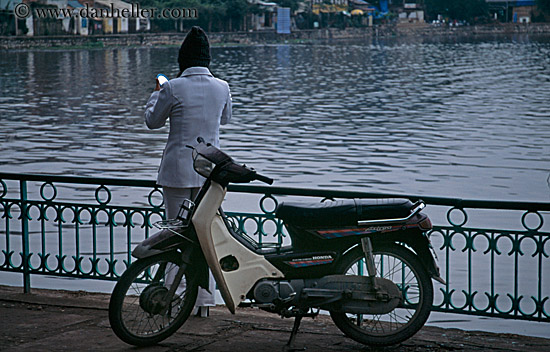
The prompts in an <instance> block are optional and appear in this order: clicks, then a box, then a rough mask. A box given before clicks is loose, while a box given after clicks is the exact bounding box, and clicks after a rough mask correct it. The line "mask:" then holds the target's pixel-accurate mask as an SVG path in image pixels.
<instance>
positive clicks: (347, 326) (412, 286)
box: [330, 244, 433, 346]
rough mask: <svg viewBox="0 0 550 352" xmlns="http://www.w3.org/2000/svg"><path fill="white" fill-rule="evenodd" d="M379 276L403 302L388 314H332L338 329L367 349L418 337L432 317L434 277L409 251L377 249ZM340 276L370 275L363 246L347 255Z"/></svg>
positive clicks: (389, 246)
mask: <svg viewBox="0 0 550 352" xmlns="http://www.w3.org/2000/svg"><path fill="white" fill-rule="evenodd" d="M373 253H374V262H375V266H376V273H377V274H376V276H377V277H383V278H386V279H389V280H391V281H392V282H394V283H395V284H396V285H397V286H398V288H399V289H400V291H401V293H402V295H403V302H402V303H400V304H399V306H398V307H397V308H395V309H394V310H393V311H391V312H390V313H388V314H348V313H342V312H333V311H331V312H330V315H331V318H332V320H333V321H334V323H335V324H336V326H337V327H338V328H339V329H340V330H341V331H342V332H343V333H344V334H345V335H346V336H348V337H350V338H352V339H353V340H355V341H357V342H360V343H362V344H365V345H371V346H389V345H395V344H398V343H400V342H403V341H405V340H406V339H408V338H410V337H411V336H413V335H414V334H415V333H417V332H418V331H419V330H420V329H421V328H422V326H424V323H425V322H426V320H427V319H428V316H429V315H430V311H431V307H432V304H433V285H432V281H431V278H430V275H429V274H428V272H427V271H426V269H425V268H424V266H423V265H422V263H421V262H420V260H419V259H418V257H417V256H416V255H415V254H414V253H413V252H411V251H410V250H409V249H407V248H405V247H403V246H401V245H397V244H382V245H374V248H373ZM337 273H338V274H345V275H367V269H366V265H365V260H364V252H363V250H362V248H361V246H359V247H356V248H355V249H353V250H352V251H350V252H349V253H348V254H346V255H345V257H344V258H343V260H342V262H341V263H340V264H339V267H338V269H337Z"/></svg>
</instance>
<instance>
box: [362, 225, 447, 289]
mask: <svg viewBox="0 0 550 352" xmlns="http://www.w3.org/2000/svg"><path fill="white" fill-rule="evenodd" d="M370 237H371V240H372V242H373V246H374V247H376V244H377V243H388V242H393V243H404V244H406V245H407V246H408V247H410V248H411V249H412V250H413V251H414V252H415V254H416V255H417V256H418V259H420V262H421V263H422V265H423V266H424V268H425V269H426V270H427V271H428V274H430V276H431V277H432V278H433V279H434V280H436V281H438V282H441V283H443V284H444V283H445V281H444V280H443V279H442V278H441V276H440V273H439V267H438V266H437V263H436V261H435V258H434V256H433V254H432V250H431V244H430V240H429V239H428V237H427V236H426V234H425V233H424V232H423V231H422V230H420V229H411V230H405V231H398V232H394V233H387V234H384V235H379V236H370Z"/></svg>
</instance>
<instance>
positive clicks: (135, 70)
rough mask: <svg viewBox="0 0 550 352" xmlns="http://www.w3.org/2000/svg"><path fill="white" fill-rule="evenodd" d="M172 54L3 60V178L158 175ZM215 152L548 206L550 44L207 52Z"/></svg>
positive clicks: (345, 179) (122, 52) (291, 171)
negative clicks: (224, 98)
mask: <svg viewBox="0 0 550 352" xmlns="http://www.w3.org/2000/svg"><path fill="white" fill-rule="evenodd" d="M177 50H178V49H177V48H144V49H137V48H120V49H105V50H35V51H32V50H31V51H10V52H2V53H1V59H0V87H1V91H2V95H1V97H0V116H1V117H0V118H1V120H2V127H1V128H0V140H1V141H2V142H1V147H0V148H1V149H0V151H1V153H0V165H2V171H7V172H26V173H48V174H62V175H85V176H92V177H93V176H112V177H122V178H145V179H153V178H155V177H156V171H157V167H158V164H159V160H160V157H161V155H162V150H163V147H164V143H165V140H166V136H167V131H168V128H167V127H165V128H163V129H161V130H156V131H149V130H147V128H146V127H145V124H144V122H143V110H144V109H143V107H144V104H145V102H146V101H147V98H148V96H149V94H150V93H151V91H152V89H153V87H154V78H155V76H156V74H157V73H165V74H167V75H168V76H170V77H174V76H175V74H176V73H177V71H178V68H177V64H176V57H177ZM212 55H213V62H212V71H213V72H214V74H215V75H216V76H218V77H220V78H223V79H225V80H227V81H228V82H229V84H230V86H231V90H232V95H233V101H234V111H233V120H232V122H231V124H230V125H228V126H226V127H223V131H222V136H221V144H222V147H223V148H224V149H225V150H227V151H228V152H229V153H230V154H231V155H233V156H234V157H235V158H236V159H237V160H240V161H242V162H245V163H247V164H250V165H252V166H254V167H255V168H256V169H258V170H261V171H262V172H263V173H265V174H268V175H270V176H272V177H274V178H275V179H276V185H278V186H292V187H309V188H311V187H323V188H330V189H335V188H338V189H349V190H359V191H370V192H396V193H408V194H422V195H431V196H450V197H462V198H476V199H501V200H529V201H548V200H549V199H550V186H549V182H550V181H549V180H548V177H549V174H550V110H549V106H550V105H549V100H550V41H549V40H546V39H538V40H535V39H532V38H529V37H517V38H502V39H491V40H476V41H473V40H470V41H468V40H464V41H461V42H456V41H446V42H445V41H440V42H435V41H430V42H426V41H424V42H422V41H414V42H402V41H396V40H394V41H386V42H382V41H373V42H363V43H357V42H355V43H334V44H318V45H263V46H250V47H225V48H223V47H217V48H213V49H212Z"/></svg>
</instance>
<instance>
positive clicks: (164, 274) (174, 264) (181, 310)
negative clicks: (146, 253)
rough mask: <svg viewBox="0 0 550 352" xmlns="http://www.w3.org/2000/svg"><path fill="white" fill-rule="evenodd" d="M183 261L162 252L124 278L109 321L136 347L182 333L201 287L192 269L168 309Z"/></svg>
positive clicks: (139, 263) (142, 261)
mask: <svg viewBox="0 0 550 352" xmlns="http://www.w3.org/2000/svg"><path fill="white" fill-rule="evenodd" d="M181 263H182V261H181V254H179V253H177V252H167V253H161V254H158V255H155V256H152V257H149V258H144V259H140V260H138V261H137V262H135V263H133V264H132V265H131V266H130V267H129V268H128V269H127V270H126V271H125V272H124V274H122V276H121V277H120V280H119V281H118V283H117V284H116V286H115V288H114V290H113V293H112V295H111V300H110V302H109V322H110V323H111V328H112V329H113V331H114V332H115V334H116V335H117V336H118V337H119V338H120V339H121V340H122V341H124V342H126V343H128V344H131V345H134V346H150V345H154V344H156V343H158V342H160V341H162V340H164V339H166V338H167V337H169V336H170V335H172V334H173V333H174V332H176V330H178V329H179V328H180V327H181V326H182V325H183V323H185V321H186V320H187V318H188V317H189V315H190V314H191V311H192V310H193V306H194V305H195V301H196V299H197V291H198V285H197V283H196V280H194V278H193V277H192V276H191V275H190V273H192V270H190V269H189V267H188V268H187V269H186V270H185V274H184V275H183V277H182V279H181V283H180V285H178V289H177V291H176V292H175V294H174V297H173V298H172V299H171V301H170V306H169V308H167V309H163V308H164V302H165V297H166V293H168V290H169V288H170V280H173V277H175V273H176V272H177V270H178V268H179V266H180V264H181Z"/></svg>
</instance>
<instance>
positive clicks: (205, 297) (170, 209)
mask: <svg viewBox="0 0 550 352" xmlns="http://www.w3.org/2000/svg"><path fill="white" fill-rule="evenodd" d="M199 190H200V188H198V187H197V188H172V187H164V186H163V187H162V193H163V194H164V208H165V210H166V218H167V219H174V218H176V216H177V215H178V212H179V209H180V206H181V203H182V202H183V200H184V199H190V200H195V197H196V196H197V194H198V193H199ZM208 291H210V292H211V293H210V292H208ZM208 291H207V290H205V289H203V288H202V287H199V294H198V296H197V301H196V303H195V306H196V307H209V306H215V305H216V298H215V296H214V293H215V291H216V281H215V280H214V277H213V276H212V273H210V275H209V284H208Z"/></svg>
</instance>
